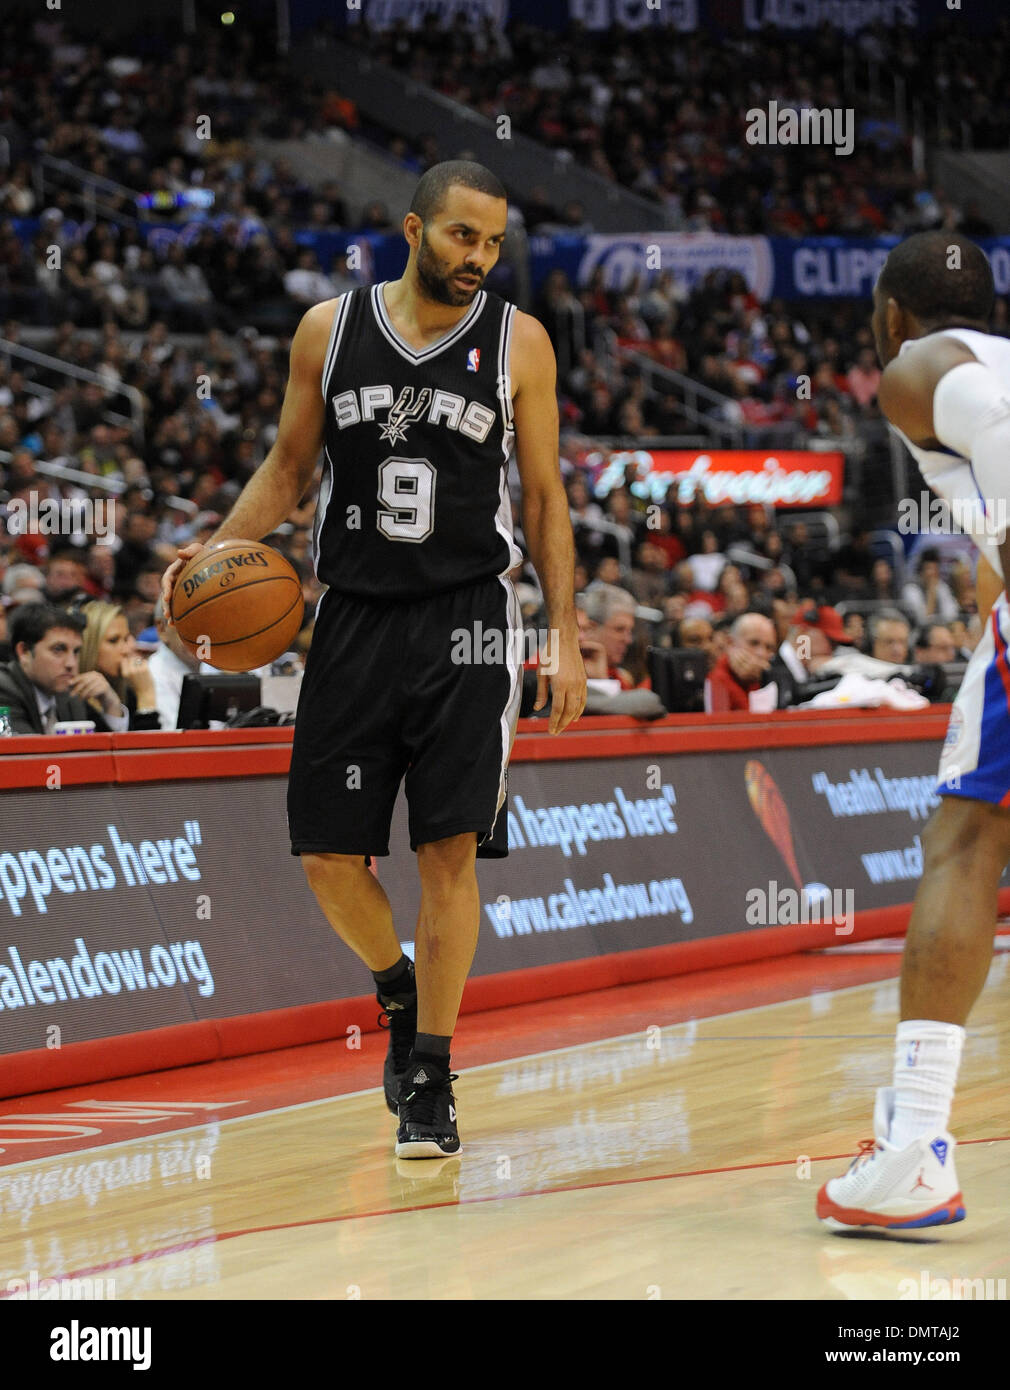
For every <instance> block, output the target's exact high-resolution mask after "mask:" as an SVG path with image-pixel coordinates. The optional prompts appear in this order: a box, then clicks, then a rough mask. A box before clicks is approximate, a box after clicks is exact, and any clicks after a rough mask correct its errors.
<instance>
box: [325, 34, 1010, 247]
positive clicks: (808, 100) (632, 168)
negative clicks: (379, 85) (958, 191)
mask: <svg viewBox="0 0 1010 1390" xmlns="http://www.w3.org/2000/svg"><path fill="white" fill-rule="evenodd" d="M347 37H348V38H349V40H350V41H351V42H354V43H357V44H358V45H360V46H361V47H362V48H364V49H366V50H367V51H368V53H369V54H370V56H372V57H374V58H378V59H379V60H380V61H382V62H384V63H387V64H389V65H390V66H392V67H395V68H397V69H399V70H400V71H402V72H403V73H405V74H406V75H408V76H409V77H411V78H412V79H413V80H415V81H417V82H422V83H424V84H426V85H428V86H431V87H433V88H435V89H436V90H437V91H439V92H441V93H442V94H444V95H445V96H449V97H452V98H453V99H454V100H456V101H459V102H461V103H463V104H464V105H466V106H469V107H472V108H473V109H475V110H477V111H479V112H481V113H482V114H483V115H485V116H488V117H489V118H491V119H493V120H494V119H497V118H498V117H499V116H501V115H508V116H509V117H510V119H511V122H512V128H513V130H516V131H520V132H521V133H522V134H524V135H527V136H529V137H530V138H531V139H534V140H538V141H539V142H541V143H542V144H543V145H545V146H547V147H548V148H549V149H551V150H554V151H567V152H568V153H569V154H570V155H571V157H573V158H574V159H576V160H578V161H579V162H580V163H582V164H584V165H585V166H586V167H587V168H589V169H592V170H593V171H594V172H596V173H598V174H600V175H601V176H602V177H604V178H606V179H611V180H613V181H615V182H617V183H620V184H622V185H623V186H624V187H626V188H628V189H630V190H632V191H633V192H635V193H638V194H640V195H641V196H643V197H644V198H647V199H650V200H651V201H653V202H655V203H657V204H661V205H662V206H663V207H664V208H666V209H667V211H668V212H670V213H671V214H672V216H673V218H674V221H675V225H676V226H678V227H680V228H681V229H683V230H685V231H718V232H728V233H735V234H738V235H756V234H764V235H779V236H818V235H842V236H874V235H877V234H879V233H882V232H897V233H907V232H911V231H917V230H921V229H924V228H930V227H949V228H951V229H954V230H960V231H964V232H966V233H967V234H968V235H985V234H987V233H989V232H991V231H992V230H993V228H992V226H991V225H990V224H989V223H988V222H987V221H986V218H985V216H984V214H983V212H982V211H981V210H980V209H979V207H978V206H976V205H974V204H967V205H966V206H965V207H963V208H962V207H958V206H956V205H955V204H954V202H953V201H952V200H951V199H950V198H949V197H947V196H945V194H944V193H943V191H942V190H939V189H931V188H930V187H929V186H928V183H927V181H926V180H925V179H924V178H923V177H922V176H921V175H919V174H917V173H916V172H915V168H914V161H913V159H912V157H911V150H910V147H909V143H908V141H907V139H906V136H905V134H904V132H903V131H902V129H901V127H900V126H899V125H898V124H897V122H896V121H895V118H894V113H893V107H891V106H889V104H888V103H887V102H886V101H884V100H883V99H882V98H881V97H877V98H876V99H870V98H867V97H860V98H859V100H858V101H856V100H855V99H854V98H853V97H852V94H851V93H850V92H846V91H843V88H842V84H841V72H842V69H843V63H842V60H841V56H840V52H839V45H840V40H839V35H838V32H837V30H835V29H832V28H830V27H829V26H827V25H825V26H823V27H822V28H821V29H820V30H819V31H817V33H816V34H813V35H804V36H802V37H801V36H798V35H784V34H782V33H781V32H779V31H777V30H776V29H774V28H772V27H771V26H769V27H768V28H767V29H766V30H764V31H762V32H760V33H748V34H746V35H745V36H743V37H739V38H730V37H728V36H725V35H720V36H718V37H717V36H715V35H711V34H708V33H705V32H704V31H699V32H697V33H692V34H682V33H678V34H677V35H676V42H657V41H656V31H655V30H654V29H650V28H649V27H644V28H642V29H639V30H622V29H617V30H589V29H585V28H583V27H582V26H580V25H578V24H573V25H572V26H570V28H569V29H568V31H567V32H566V33H565V34H563V35H562V34H557V33H553V32H551V31H549V30H544V29H538V28H534V27H533V26H531V25H526V24H513V25H510V26H509V27H508V28H507V29H506V30H505V32H504V33H499V32H497V31H496V30H495V29H494V27H493V26H492V25H491V24H490V23H488V24H487V25H486V26H485V27H484V29H483V30H480V31H477V32H474V31H473V30H469V29H467V28H466V27H465V26H462V25H459V26H453V27H452V28H451V29H448V30H446V29H442V28H440V27H439V25H438V23H437V21H436V20H434V19H432V20H430V21H429V23H428V24H427V26H425V27H423V28H422V29H420V30H408V29H407V28H406V26H405V25H402V24H401V25H399V26H394V27H393V28H390V29H386V30H382V31H379V32H375V33H371V32H369V31H368V29H367V26H366V25H365V24H362V25H359V26H355V27H353V28H351V29H349V30H348V32H347ZM851 43H852V59H853V68H854V67H855V66H856V64H857V63H858V64H860V65H861V71H862V72H864V73H865V72H866V70H867V65H868V64H870V63H874V64H876V65H877V68H878V70H880V71H882V72H883V73H884V74H885V75H889V76H896V77H899V78H900V79H902V81H903V82H904V84H905V89H906V90H908V91H912V90H914V91H915V93H916V95H917V97H918V98H919V101H920V105H921V109H922V112H923V114H924V117H925V119H926V121H927V122H928V123H929V124H928V133H929V134H930V135H931V136H935V137H937V138H939V139H941V140H947V141H950V140H955V139H956V141H957V142H958V143H961V142H962V141H963V140H964V139H965V138H967V139H968V140H969V141H970V143H972V144H973V145H975V146H977V147H980V148H1005V147H1006V144H1007V142H1008V139H1010V115H1008V112H1007V110H1006V103H1005V101H1004V100H1003V92H1002V85H1001V82H1002V79H1001V74H1002V72H1003V71H1004V70H1005V66H1006V60H1007V57H1008V55H1010V24H1008V22H1007V21H1006V20H1005V19H1004V20H1002V22H1000V23H999V24H998V26H996V32H995V34H994V35H990V36H985V37H982V36H979V35H963V34H961V33H959V32H958V26H957V25H956V23H955V24H952V25H951V26H949V27H945V28H943V29H941V30H940V31H937V32H935V33H933V34H931V35H929V36H925V37H924V36H922V35H920V34H917V33H915V32H913V31H911V30H907V29H893V30H887V29H884V28H882V27H878V28H875V29H871V30H868V31H866V32H864V33H863V34H862V35H860V36H859V37H858V38H856V39H853V40H852V41H851ZM1001 59H1002V61H1001ZM772 101H775V102H777V103H778V106H779V107H780V108H781V107H785V106H791V107H794V108H797V109H800V108H803V107H807V106H813V107H817V108H818V109H823V108H841V109H846V108H850V107H851V108H853V109H854V110H855V111H856V122H857V124H856V129H855V132H854V133H855V149H854V151H853V153H852V154H851V155H847V156H846V158H844V159H837V158H835V156H834V153H833V151H832V150H831V149H829V148H825V147H824V146H816V145H812V144H811V145H805V146H804V145H797V146H793V147H792V148H790V149H789V151H788V156H786V154H784V152H783V151H782V149H781V148H778V147H775V146H770V145H769V146H760V145H755V144H751V143H749V142H748V141H747V138H746V128H747V114H746V113H747V112H748V111H749V110H752V109H754V108H766V107H767V105H768V103H770V102H772ZM948 111H949V112H950V113H951V114H950V123H949V126H948V125H947V124H944V125H942V126H939V125H938V124H937V123H938V117H939V113H941V112H944V113H945V112H948ZM522 209H523V214H524V217H525V220H526V225H527V227H528V228H529V229H530V230H531V231H539V232H549V231H571V232H588V231H592V216H591V212H589V211H587V209H585V208H583V207H582V206H581V205H580V204H576V203H571V204H568V205H567V206H563V207H556V206H554V205H553V203H552V201H551V197H550V191H549V188H548V187H547V185H544V186H542V187H539V188H535V189H531V190H529V194H528V196H527V198H526V201H525V202H524V203H523V205H522Z"/></svg>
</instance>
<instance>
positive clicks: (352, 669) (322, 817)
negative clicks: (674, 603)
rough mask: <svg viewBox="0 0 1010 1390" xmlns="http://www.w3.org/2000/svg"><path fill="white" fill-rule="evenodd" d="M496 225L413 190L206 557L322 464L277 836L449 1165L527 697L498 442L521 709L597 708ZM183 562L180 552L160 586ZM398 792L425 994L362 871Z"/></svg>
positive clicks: (271, 519)
mask: <svg viewBox="0 0 1010 1390" xmlns="http://www.w3.org/2000/svg"><path fill="white" fill-rule="evenodd" d="M507 210H508V207H507V203H506V196H505V191H504V189H503V188H502V186H501V184H500V183H499V182H498V180H497V179H496V178H495V177H494V175H493V174H491V173H490V172H489V171H488V170H487V169H485V168H483V166H481V165H479V164H475V163H472V162H470V161H464V160H451V161H448V162H446V163H443V164H438V165H435V166H434V167H433V168H431V169H429V170H428V171H427V172H426V173H425V174H424V176H423V177H422V178H421V180H420V182H419V183H418V185H417V189H416V191H415V193H414V197H413V200H412V202H411V206H410V211H409V212H408V213H407V216H406V217H405V219H404V222H403V233H404V236H405V237H406V240H407V244H408V247H409V255H408V260H407V266H406V269H405V271H404V273H403V275H402V277H401V278H400V279H399V280H393V281H386V282H383V283H381V284H377V285H373V286H371V287H369V288H362V289H356V290H351V291H349V292H348V293H346V294H343V295H341V296H340V297H339V298H338V299H335V300H328V301H326V302H324V303H322V304H318V305H316V306H315V308H313V309H310V310H309V311H308V313H307V314H306V315H305V317H304V318H303V319H302V322H301V324H300V326H299V328H298V330H297V332H296V334H295V337H294V339H293V342H292V346H291V367H290V379H289V382H288V387H287V393H286V395H285V398H284V404H283V408H282V411H281V418H280V426H279V432H278V436H277V440H276V442H275V444H274V446H273V448H272V449H271V451H270V453H269V454H268V456H267V458H266V459H265V460H264V462H263V464H262V466H261V467H260V468H259V469H258V470H257V472H256V474H255V475H254V476H253V478H252V479H250V481H249V483H248V484H247V485H246V487H245V489H244V490H243V492H242V495H241V496H240V497H239V498H238V500H237V502H236V503H235V506H234V508H233V510H232V511H231V513H230V514H229V516H228V517H227V518H226V519H225V521H224V522H223V523H222V525H221V526H220V527H218V529H217V531H216V532H215V534H214V535H213V536H212V537H211V539H210V541H209V542H208V544H213V543H214V542H216V541H219V540H224V539H227V538H229V537H243V538H247V539H251V540H258V539H261V538H262V537H264V536H267V535H269V534H270V533H271V532H272V531H274V530H275V529H276V528H277V527H278V526H279V525H280V523H281V522H282V521H283V520H284V519H285V518H286V517H287V515H288V513H289V512H290V511H291V510H292V509H293V508H294V507H295V506H296V505H297V503H298V501H299V500H300V498H301V497H302V496H303V494H304V493H305V490H306V488H307V487H308V486H309V483H310V481H311V479H312V476H313V472H314V469H315V466H316V462H317V459H318V457H319V451H320V448H322V449H323V450H324V472H323V480H322V484H321V488H320V494H319V503H318V507H317V513H316V519H315V528H314V537H313V546H314V559H315V565H316V573H317V574H318V576H319V578H320V580H321V581H322V582H323V583H325V584H326V585H328V588H327V590H326V592H325V594H324V596H323V598H322V600H321V602H320V606H319V610H318V613H317V617H316V624H315V629H314V633H313V639H312V646H311V648H310V650H309V655H308V661H307V663H306V670H305V675H304V679H303V683H302V688H301V695H300V699H299V704H298V712H297V719H296V723H295V733H294V746H293V750H292V757H291V773H290V781H289V786H288V828H289V832H290V837H291V852H292V853H293V854H296V855H300V856H301V858H302V864H303V866H304V869H305V872H306V874H307V876H308V880H309V883H310V884H311V886H312V889H313V892H314V893H315V895H316V897H317V899H318V901H319V904H320V906H321V908H322V910H323V911H324V912H325V914H326V916H327V918H328V919H329V921H330V922H331V924H332V925H333V927H334V928H335V929H336V931H337V932H338V933H339V935H340V936H341V937H342V938H343V940H344V941H345V942H346V943H347V944H348V946H350V947H351V948H352V950H354V951H355V952H356V953H357V954H358V955H359V956H360V957H361V959H362V960H363V961H364V962H365V964H366V965H367V966H368V967H369V969H370V970H371V971H372V974H373V976H374V978H375V982H376V989H377V998H378V1000H379V1003H380V1004H381V1006H382V1009H383V1011H384V1013H383V1015H382V1017H383V1018H384V1019H385V1020H386V1021H387V1022H388V1025H389V1028H390V1041H389V1048H388V1054H387V1057H386V1066H385V1073H384V1085H385V1094H386V1103H387V1105H388V1107H389V1109H390V1110H391V1111H392V1112H393V1114H395V1115H397V1117H398V1121H399V1126H398V1129H397V1140H396V1153H397V1155H398V1156H400V1157H402V1158H427V1157H434V1158H438V1157H441V1156H442V1155H446V1154H455V1153H458V1152H459V1151H460V1141H459V1135H458V1131H457V1127H456V1111H455V1098H454V1095H453V1091H452V1082H453V1081H454V1080H455V1079H456V1078H455V1076H454V1075H453V1074H452V1072H451V1071H450V1044H451V1040H452V1034H453V1030H454V1028H455V1025H456V1016H457V1013H458V1010H459V1005H460V998H461V995H462V992H463V985H464V982H465V980H466V977H467V973H468V971H469V969H470V964H471V961H472V959H473V954H474V949H475V947H476V943H477V930H478V925H479V917H480V900H479V897H478V891H477V877H476V871H475V858H476V857H477V856H481V857H502V856H504V855H505V854H507V853H508V848H507V839H506V816H505V810H504V804H505V797H506V767H507V764H508V758H509V752H510V749H511V745H512V739H513V735H514V732H515V722H516V717H517V714H518V709H519V699H520V694H521V688H522V652H521V650H516V647H517V646H518V643H517V642H516V640H515V637H516V635H518V637H519V639H520V640H521V636H522V631H521V629H522V620H521V615H520V611H519V604H518V600H517V597H516V594H515V591H514V589H513V587H512V584H511V582H510V581H509V580H508V579H507V578H506V575H507V572H508V571H509V570H510V569H511V568H512V567H513V566H514V565H515V563H516V562H517V560H518V559H519V558H520V552H519V551H518V549H517V547H516V545H515V542H514V540H513V537H512V513H511V505H510V501H509V496H508V490H507V487H506V481H505V474H506V468H507V465H508V461H509V457H510V454H511V452H512V448H513V443H514V444H515V448H516V455H517V464H518V468H519V474H520V480H521V484H522V492H523V518H524V531H525V535H526V540H527V544H528V547H529V551H530V558H531V559H532V561H533V564H534V566H535V567H536V571H537V574H538V576H539V578H540V582H541V585H542V587H543V592H544V597H545V601H546V604H547V612H548V616H549V621H550V628H551V640H550V650H549V652H548V653H546V656H547V660H546V661H545V662H544V664H543V666H542V668H541V673H540V680H539V688H538V699H537V705H536V708H538V709H539V708H541V707H542V706H543V705H544V704H545V703H546V700H547V692H548V683H549V685H550V691H551V696H552V708H551V717H550V725H549V728H550V731H551V733H555V734H556V733H560V732H561V731H562V730H563V729H565V728H567V726H568V725H569V724H571V723H572V721H573V720H575V719H577V718H578V717H579V715H580V714H581V713H582V710H583V708H584V706H585V700H586V679H585V667H584V663H583V660H582V657H581V655H580V652H579V642H578V629H577V626H576V619H575V605H574V589H575V582H574V546H573V538H572V528H571V522H570V520H569V514H568V501H567V498H566V496H565V492H564V489H563V487H562V484H561V474H560V469H559V465H558V412H557V401H556V396H555V375H556V365H555V360H554V353H553V350H552V348H551V344H550V340H549V338H548V336H547V333H546V331H545V330H544V328H543V327H542V326H541V324H540V323H539V322H538V321H537V320H536V319H534V318H532V317H530V316H529V315H527V314H523V313H520V312H518V311H517V310H516V309H515V307H514V306H513V305H511V304H507V303H506V302H505V301H504V300H502V299H501V298H499V297H498V296H497V295H494V294H489V293H488V291H487V290H485V288H484V280H485V279H486V277H487V275H488V272H489V271H490V270H491V269H492V267H493V266H494V264H495V262H496V261H497V260H498V255H499V251H500V249H501V245H502V242H503V241H504V239H505V230H506V214H507ZM198 551H199V547H197V546H189V547H187V548H186V549H184V550H182V551H181V552H180V560H177V561H176V562H175V563H174V564H173V565H172V566H171V568H170V569H169V570H168V571H167V572H166V575H165V585H164V588H165V593H166V595H168V596H170V593H171V587H172V584H174V582H175V575H176V574H177V573H178V570H179V568H180V566H181V564H182V563H185V561H186V559H188V558H189V557H190V556H191V555H193V554H196V553H198ZM166 606H167V599H166ZM461 631H462V632H464V633H470V634H473V635H474V640H473V642H472V643H469V644H468V643H466V642H460V640H459V637H458V635H459V633H460V632H461ZM489 633H498V634H500V638H501V640H499V641H498V642H497V647H496V645H495V641H494V639H492V641H491V642H490V643H488V641H487V635H488V634H489ZM468 646H469V648H470V651H471V657H470V659H469V661H467V662H466V663H465V664H464V663H461V662H460V660H459V656H460V653H461V652H464V653H465V652H466V650H467V647H468ZM454 657H455V659H454ZM548 670H552V671H553V674H551V675H550V676H548V674H547V671H548ZM404 776H406V795H407V802H408V806H409V825H410V843H411V848H412V849H414V850H415V851H416V853H417V863H418V870H419V873H420V879H421V907H420V915H419V918H418V923H417V930H416V933H415V962H416V978H415V962H411V961H410V960H409V959H408V958H407V957H406V956H405V955H404V954H403V952H402V951H401V949H400V943H399V937H398V935H397V932H396V930H395V928H394V925H393V918H392V912H391V909H390V904H389V900H388V898H387V897H386V894H385V893H384V892H383V890H382V888H381V887H380V886H379V884H378V882H377V881H376V879H375V877H374V876H373V875H372V874H371V872H370V871H369V867H368V865H369V862H370V856H372V855H386V854H388V853H389V827H390V820H391V817H392V811H393V803H394V801H395V798H396V795H397V791H398V789H399V786H400V783H401V781H402V780H403V779H404Z"/></svg>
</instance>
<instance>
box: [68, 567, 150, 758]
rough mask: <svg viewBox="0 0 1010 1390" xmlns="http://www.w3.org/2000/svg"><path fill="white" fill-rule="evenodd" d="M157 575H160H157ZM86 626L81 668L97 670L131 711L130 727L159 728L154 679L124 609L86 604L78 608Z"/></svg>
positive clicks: (110, 604) (112, 604) (112, 605)
mask: <svg viewBox="0 0 1010 1390" xmlns="http://www.w3.org/2000/svg"><path fill="white" fill-rule="evenodd" d="M159 578H160V576H159ZM81 612H82V614H83V616H84V618H85V620H86V623H87V626H86V627H85V629H84V635H83V641H82V643H81V652H80V669H81V670H82V671H98V672H100V673H101V674H102V675H103V676H104V677H105V679H106V680H107V681H108V682H109V685H111V687H112V689H113V690H114V691H115V692H116V694H117V696H118V697H119V699H120V700H121V701H122V703H123V704H124V705H125V706H126V708H127V709H128V710H129V712H130V730H131V731H133V730H136V729H160V728H161V721H160V719H159V718H158V708H157V700H156V697H155V691H154V678H153V676H152V675H151V672H150V669H149V667H148V664H147V662H146V660H145V659H144V658H143V657H142V656H141V655H140V654H139V652H138V651H137V644H136V642H135V641H134V639H133V637H132V636H131V635H130V629H129V625H128V624H127V621H126V618H125V616H124V614H123V610H122V609H121V608H119V607H117V605H116V604H114V603H101V602H95V603H87V604H85V605H84V607H83V608H82V609H81Z"/></svg>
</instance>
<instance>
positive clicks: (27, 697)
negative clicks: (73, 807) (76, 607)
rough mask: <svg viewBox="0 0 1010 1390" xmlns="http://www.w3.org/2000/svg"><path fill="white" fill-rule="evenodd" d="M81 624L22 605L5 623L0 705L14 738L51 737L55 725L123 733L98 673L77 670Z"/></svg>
mask: <svg viewBox="0 0 1010 1390" xmlns="http://www.w3.org/2000/svg"><path fill="white" fill-rule="evenodd" d="M84 628H85V619H84V617H83V616H82V615H81V614H80V613H71V612H68V611H66V610H65V609H62V608H55V607H53V606H51V605H50V604H44V603H26V604H22V605H21V606H20V607H19V608H18V609H17V611H16V612H15V614H14V616H13V617H12V618H11V621H10V643H11V647H12V648H13V651H14V657H13V660H11V661H9V662H7V664H6V665H5V666H2V667H0V704H2V705H7V706H8V708H9V710H10V722H11V728H12V729H13V730H14V732H15V734H44V733H52V731H53V729H54V728H55V726H56V724H57V723H58V722H60V721H61V720H70V719H73V720H77V721H80V720H85V719H90V720H92V721H93V723H94V725H95V730H96V732H100V733H125V732H126V729H127V728H128V726H129V722H130V716H129V713H128V711H127V710H126V708H125V707H124V705H123V703H122V701H121V700H120V698H119V696H118V695H117V694H116V692H115V691H114V690H113V689H112V687H111V686H110V685H109V682H108V681H107V680H106V678H105V677H104V676H103V675H102V674H101V672H100V671H87V672H82V671H81V670H80V669H79V665H78V662H79V658H80V652H81V642H82V636H83V633H84Z"/></svg>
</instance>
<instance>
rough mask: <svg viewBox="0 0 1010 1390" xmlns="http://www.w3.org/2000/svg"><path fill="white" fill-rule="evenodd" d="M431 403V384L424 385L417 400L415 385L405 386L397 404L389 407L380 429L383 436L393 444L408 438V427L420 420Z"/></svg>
mask: <svg viewBox="0 0 1010 1390" xmlns="http://www.w3.org/2000/svg"><path fill="white" fill-rule="evenodd" d="M430 404H431V387H430V386H425V387H424V389H423V390H422V391H421V392H420V393H419V394H418V397H417V400H415V399H414V388H413V386H405V387H404V388H403V390H402V391H401V392H400V396H399V399H398V400H397V402H396V404H395V405H391V406H390V407H389V414H388V416H387V417H386V423H385V424H384V425H383V426H382V427H381V431H380V433H381V435H382V438H383V439H388V440H389V442H390V443H391V444H398V443H399V442H400V440H401V439H406V438H407V430H408V428H409V427H410V426H411V425H412V424H414V423H415V422H416V421H418V420H420V418H421V416H422V415H423V414H424V412H425V411H426V410H427V409H428V406H429V405H430Z"/></svg>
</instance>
